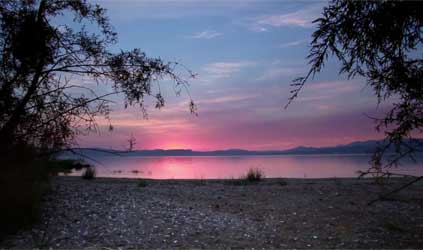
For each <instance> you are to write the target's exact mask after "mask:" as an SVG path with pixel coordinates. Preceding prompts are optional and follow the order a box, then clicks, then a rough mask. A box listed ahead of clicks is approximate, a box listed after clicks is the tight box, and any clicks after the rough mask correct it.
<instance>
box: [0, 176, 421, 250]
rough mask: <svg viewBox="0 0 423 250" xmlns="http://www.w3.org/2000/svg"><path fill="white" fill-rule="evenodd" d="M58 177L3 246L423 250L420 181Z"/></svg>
mask: <svg viewBox="0 0 423 250" xmlns="http://www.w3.org/2000/svg"><path fill="white" fill-rule="evenodd" d="M409 180H410V179H408V178H392V179H389V180H386V179H385V183H384V184H383V185H381V184H376V183H375V180H374V179H357V178H323V179H311V178H307V179H297V178H293V179H288V178H275V179H264V180H262V181H260V182H251V183H250V182H240V181H239V180H237V179H225V180H220V179H219V180H216V179H213V180H211V179H196V180H191V179H190V180H177V179H168V180H152V179H125V178H119V179H117V178H96V179H94V180H83V179H81V178H80V177H69V176H67V177H54V178H53V180H52V191H51V192H50V194H49V195H48V196H47V197H45V201H44V209H43V215H42V217H41V219H40V221H39V222H38V223H37V224H35V225H34V226H33V228H32V229H28V230H24V231H21V232H19V233H18V234H16V235H14V236H11V237H9V238H8V239H6V240H5V241H4V242H2V243H1V245H0V248H15V249H22V248H51V249H63V248H65V249H82V248H99V249H100V248H111V249H117V248H123V249H134V248H135V249H137V248H148V249H151V248H178V249H186V248H204V249H216V248H219V249H220V248H250V249H251V248H421V246H423V182H417V183H415V184H413V185H412V186H410V187H409V188H407V189H406V190H403V191H401V192H399V193H397V194H395V195H393V196H390V197H389V199H385V200H381V201H378V202H375V203H374V204H372V205H370V206H369V205H368V202H369V201H371V200H374V199H376V198H378V197H379V195H380V194H383V193H386V192H388V191H389V190H392V189H393V188H395V187H399V186H401V185H403V184H404V183H406V182H407V181H409Z"/></svg>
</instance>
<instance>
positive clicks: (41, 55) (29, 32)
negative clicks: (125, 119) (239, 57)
mask: <svg viewBox="0 0 423 250" xmlns="http://www.w3.org/2000/svg"><path fill="white" fill-rule="evenodd" d="M0 3H1V4H0V52H1V55H0V138H2V140H1V142H2V143H0V153H2V154H7V152H9V151H11V150H14V149H13V148H14V147H15V146H16V144H18V143H24V144H27V145H33V146H34V147H35V148H36V149H37V150H38V151H40V152H41V153H42V152H46V151H48V152H49V151H51V150H56V149H60V148H62V147H66V146H68V145H69V144H70V143H71V142H72V141H73V139H74V138H75V136H76V135H77V134H78V133H85V132H87V131H88V132H89V131H96V130H97V129H98V127H97V124H96V118H97V117H98V116H102V117H104V118H106V119H108V118H109V113H110V111H111V110H110V107H109V103H110V100H109V99H107V98H108V97H110V96H113V95H121V96H123V97H124V98H125V103H124V105H125V107H127V106H128V105H134V106H135V105H138V106H139V107H140V109H141V112H143V114H146V110H145V108H144V99H145V97H147V96H150V97H152V98H153V99H154V100H155V103H156V105H155V107H156V108H159V109H160V108H162V107H163V106H164V105H165V100H164V97H163V96H162V94H161V92H160V86H159V85H158V84H159V83H158V81H159V80H161V79H163V78H166V79H170V80H173V82H174V83H175V88H176V91H177V93H178V94H179V93H180V91H181V90H182V89H186V87H187V84H188V83H187V81H186V80H185V79H184V78H182V77H180V74H179V73H178V72H176V67H180V66H181V65H179V64H178V63H173V62H163V61H162V60H161V59H160V58H149V57H147V56H146V55H145V53H143V52H141V51H140V50H139V49H133V50H131V51H120V52H118V53H114V52H112V51H111V50H110V46H111V45H114V44H115V43H116V41H117V34H116V33H115V31H114V30H113V28H112V26H111V24H110V23H109V19H108V18H107V16H106V10H105V9H103V8H102V7H100V6H99V5H96V4H91V3H88V2H87V1H85V0H64V1H56V0H40V1H36V0H27V1H14V0H1V1H0ZM60 16H65V17H71V18H70V20H72V21H71V22H68V23H66V24H61V23H60V20H61V19H60V18H58V17H60ZM72 17H73V18H72ZM187 73H189V77H193V76H194V75H193V74H192V73H191V72H190V71H189V70H187ZM72 77H79V78H80V79H81V82H75V81H73V79H72ZM87 82H94V83H97V84H98V85H102V84H105V83H109V86H111V87H112V91H110V92H106V93H103V91H100V92H99V91H97V92H96V91H95V90H94V89H93V88H91V87H90V86H94V85H93V84H91V85H90V84H88V83H87ZM189 107H190V109H191V111H192V112H195V105H194V103H193V102H192V101H190V103H189ZM110 128H112V127H111V125H110Z"/></svg>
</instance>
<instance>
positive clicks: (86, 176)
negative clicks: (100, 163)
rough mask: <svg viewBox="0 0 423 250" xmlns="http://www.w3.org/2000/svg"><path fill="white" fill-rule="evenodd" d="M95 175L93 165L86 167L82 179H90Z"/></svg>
mask: <svg viewBox="0 0 423 250" xmlns="http://www.w3.org/2000/svg"><path fill="white" fill-rule="evenodd" d="M95 176H96V170H95V167H93V166H89V167H87V168H86V169H85V170H84V172H83V173H82V179H85V180H92V179H94V178H95Z"/></svg>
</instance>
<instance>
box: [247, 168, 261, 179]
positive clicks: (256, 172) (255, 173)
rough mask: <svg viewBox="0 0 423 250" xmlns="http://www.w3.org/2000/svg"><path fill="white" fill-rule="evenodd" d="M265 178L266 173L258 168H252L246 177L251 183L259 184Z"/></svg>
mask: <svg viewBox="0 0 423 250" xmlns="http://www.w3.org/2000/svg"><path fill="white" fill-rule="evenodd" d="M263 178H264V173H263V171H262V170H260V169H258V168H250V169H249V170H248V172H247V175H246V176H245V179H246V180H247V181H249V182H259V181H262V180H263Z"/></svg>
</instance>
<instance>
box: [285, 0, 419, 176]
mask: <svg viewBox="0 0 423 250" xmlns="http://www.w3.org/2000/svg"><path fill="white" fill-rule="evenodd" d="M314 22H315V23H316V24H317V29H316V31H315V32H314V33H313V35H312V37H313V40H312V42H311V49H310V54H309V56H308V59H309V60H310V61H309V64H310V65H311V67H310V70H309V71H308V73H307V74H306V75H305V76H304V77H300V78H297V79H295V80H294V81H293V83H292V84H291V86H293V88H294V89H293V90H292V91H291V93H292V96H291V97H290V99H289V101H288V104H287V106H288V105H289V104H290V103H291V102H292V101H293V100H294V99H295V98H296V97H297V96H298V94H299V93H300V91H301V89H302V88H303V87H304V85H305V83H306V82H307V81H308V80H309V79H311V78H313V77H314V75H315V74H317V73H319V72H320V71H321V70H322V68H323V67H324V64H325V61H326V60H327V58H328V57H329V56H330V55H335V56H336V57H337V59H339V61H340V62H341V64H342V67H341V69H340V71H339V73H340V74H346V75H347V76H348V77H349V78H354V77H356V76H361V77H364V78H365V79H366V81H367V84H368V85H369V86H371V87H372V88H373V90H374V93H375V95H376V96H377V98H378V102H379V103H381V102H390V103H392V108H391V109H390V110H389V111H388V112H387V113H386V116H385V117H384V118H378V119H376V122H377V124H376V129H377V130H378V131H380V130H384V131H385V135H386V137H385V143H384V144H383V145H381V146H380V148H379V149H378V150H377V152H376V153H375V154H374V157H373V162H374V166H381V165H382V164H381V160H382V156H383V155H384V153H385V152H386V151H387V150H391V149H394V150H395V153H396V154H395V156H394V157H393V158H389V159H388V161H387V163H386V164H385V166H388V167H390V166H393V165H397V164H398V161H399V160H400V159H401V158H402V157H404V156H411V157H412V155H413V153H414V152H415V151H416V150H417V148H418V145H416V143H417V141H416V140H413V133H416V132H417V133H421V132H422V131H423V58H422V48H423V47H422V46H423V32H422V31H423V2H421V1H351V0H334V1H332V2H330V4H329V6H327V7H325V8H324V9H323V13H322V17H320V18H318V19H316V20H315V21H314ZM377 170H379V171H380V170H381V168H378V169H377Z"/></svg>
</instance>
